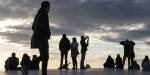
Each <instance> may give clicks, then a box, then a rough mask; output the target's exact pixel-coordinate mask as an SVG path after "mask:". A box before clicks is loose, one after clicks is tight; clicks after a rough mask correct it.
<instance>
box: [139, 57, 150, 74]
mask: <svg viewBox="0 0 150 75" xmlns="http://www.w3.org/2000/svg"><path fill="white" fill-rule="evenodd" d="M141 66H142V70H144V71H150V61H149V57H148V56H147V55H146V56H145V58H144V59H143V61H142V64H141Z"/></svg>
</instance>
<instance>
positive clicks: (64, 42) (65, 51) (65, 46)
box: [58, 34, 70, 69]
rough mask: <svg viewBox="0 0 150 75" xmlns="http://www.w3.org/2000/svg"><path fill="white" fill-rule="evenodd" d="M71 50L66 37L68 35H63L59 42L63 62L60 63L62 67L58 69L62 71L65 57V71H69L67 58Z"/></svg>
mask: <svg viewBox="0 0 150 75" xmlns="http://www.w3.org/2000/svg"><path fill="white" fill-rule="evenodd" d="M69 49H70V41H69V40H68V38H67V37H66V34H63V36H62V39H61V40H60V42H59V50H60V53H61V61H60V67H59V68H58V69H62V65H63V57H64V56H65V66H66V68H65V69H68V66H67V65H68V63H67V56H68V51H69Z"/></svg>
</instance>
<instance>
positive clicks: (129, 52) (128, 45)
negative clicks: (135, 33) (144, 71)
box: [120, 39, 135, 69]
mask: <svg viewBox="0 0 150 75" xmlns="http://www.w3.org/2000/svg"><path fill="white" fill-rule="evenodd" d="M120 44H121V45H123V46H124V56H123V67H124V64H125V60H126V58H128V69H131V68H132V64H133V60H134V57H135V53H134V45H135V43H134V42H133V41H132V40H128V39H126V40H125V41H121V42H120Z"/></svg>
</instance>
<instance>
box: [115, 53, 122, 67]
mask: <svg viewBox="0 0 150 75" xmlns="http://www.w3.org/2000/svg"><path fill="white" fill-rule="evenodd" d="M115 65H116V68H117V69H123V62H122V58H121V57H120V55H119V54H117V57H116V63H115Z"/></svg>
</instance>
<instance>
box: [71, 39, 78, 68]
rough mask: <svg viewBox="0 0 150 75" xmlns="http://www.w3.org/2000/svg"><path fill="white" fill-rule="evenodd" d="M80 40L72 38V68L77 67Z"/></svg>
mask: <svg viewBox="0 0 150 75" xmlns="http://www.w3.org/2000/svg"><path fill="white" fill-rule="evenodd" d="M78 45H79V44H78V42H77V40H76V38H75V37H74V38H72V43H71V57H72V63H73V68H72V69H77V56H78V54H79V51H78Z"/></svg>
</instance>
